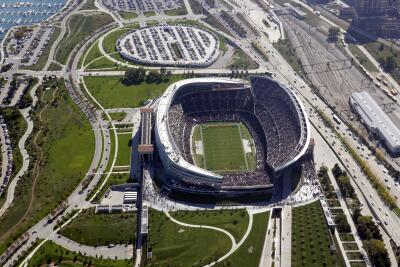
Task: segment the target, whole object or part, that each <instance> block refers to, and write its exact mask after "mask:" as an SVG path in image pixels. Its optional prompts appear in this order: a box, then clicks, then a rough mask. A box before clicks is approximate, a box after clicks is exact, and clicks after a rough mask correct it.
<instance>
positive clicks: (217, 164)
mask: <svg viewBox="0 0 400 267" xmlns="http://www.w3.org/2000/svg"><path fill="white" fill-rule="evenodd" d="M198 127H201V129H200V130H201V131H200V132H201V139H202V143H203V150H204V165H205V168H206V169H207V170H210V171H238V170H248V169H249V168H248V164H247V159H246V155H245V153H244V149H243V142H242V133H241V128H240V124H239V123H212V124H202V125H199V126H198Z"/></svg>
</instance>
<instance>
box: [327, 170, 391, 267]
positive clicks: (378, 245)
mask: <svg viewBox="0 0 400 267" xmlns="http://www.w3.org/2000/svg"><path fill="white" fill-rule="evenodd" d="M332 174H333V176H334V177H335V178H336V180H337V182H338V186H339V188H340V191H341V192H342V195H343V196H344V197H346V198H352V199H353V200H354V201H353V203H356V207H355V208H353V210H352V216H353V221H354V223H355V226H356V228H357V232H358V235H359V236H360V238H361V240H362V241H363V247H364V249H365V251H366V252H367V254H368V257H369V259H370V261H371V263H372V265H373V266H375V267H385V266H390V259H389V254H388V252H387V250H386V248H385V244H384V243H383V241H382V235H381V233H380V231H379V227H378V225H377V224H376V223H375V222H374V221H373V220H372V217H371V216H363V215H361V209H360V205H359V204H358V203H359V202H358V198H357V196H356V193H355V190H354V188H353V186H352V184H351V183H350V179H349V176H348V175H347V173H346V172H345V171H344V170H342V169H341V168H340V166H339V165H338V164H335V166H334V167H333V168H332ZM335 222H336V223H337V224H338V225H337V227H338V231H339V232H341V231H343V232H351V229H350V225H349V224H348V222H347V220H346V216H345V215H344V214H343V215H336V217H335Z"/></svg>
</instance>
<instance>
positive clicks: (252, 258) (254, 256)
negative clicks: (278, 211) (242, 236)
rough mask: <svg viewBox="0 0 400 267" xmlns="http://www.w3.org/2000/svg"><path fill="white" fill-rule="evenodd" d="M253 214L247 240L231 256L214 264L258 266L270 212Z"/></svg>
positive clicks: (233, 266) (218, 265) (217, 266)
mask: <svg viewBox="0 0 400 267" xmlns="http://www.w3.org/2000/svg"><path fill="white" fill-rule="evenodd" d="M253 216H254V217H253V227H252V228H251V231H250V234H249V235H248V237H247V238H246V241H244V243H243V244H242V245H241V246H240V247H239V248H238V249H237V250H236V251H235V252H234V253H233V254H232V255H231V256H230V257H228V258H227V259H226V260H224V261H222V262H220V263H218V264H216V265H214V266H216V267H222V266H224V267H225V266H230V267H242V266H246V267H258V265H259V263H260V257H261V253H262V249H263V245H264V239H265V234H266V232H267V226H268V219H269V212H263V213H258V214H254V215H253Z"/></svg>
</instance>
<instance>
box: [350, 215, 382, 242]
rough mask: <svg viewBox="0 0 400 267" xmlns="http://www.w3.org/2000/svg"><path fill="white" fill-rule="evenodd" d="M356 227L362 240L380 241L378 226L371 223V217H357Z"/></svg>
mask: <svg viewBox="0 0 400 267" xmlns="http://www.w3.org/2000/svg"><path fill="white" fill-rule="evenodd" d="M356 227H357V231H358V234H359V235H360V238H361V239H362V240H369V239H379V240H382V235H381V233H380V232H379V228H378V226H377V225H376V224H375V223H374V222H373V221H372V217H371V216H359V217H358V218H357V222H356Z"/></svg>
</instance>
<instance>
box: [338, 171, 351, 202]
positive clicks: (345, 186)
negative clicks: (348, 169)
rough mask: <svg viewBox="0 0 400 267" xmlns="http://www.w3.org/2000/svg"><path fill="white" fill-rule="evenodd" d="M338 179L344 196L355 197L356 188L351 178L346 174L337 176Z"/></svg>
mask: <svg viewBox="0 0 400 267" xmlns="http://www.w3.org/2000/svg"><path fill="white" fill-rule="evenodd" d="M337 181H338V185H339V188H340V191H341V192H342V194H343V196H345V197H351V198H352V197H354V195H355V192H354V188H353V186H352V185H351V183H350V178H349V177H348V176H347V175H346V174H345V175H341V176H339V177H338V178H337Z"/></svg>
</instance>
